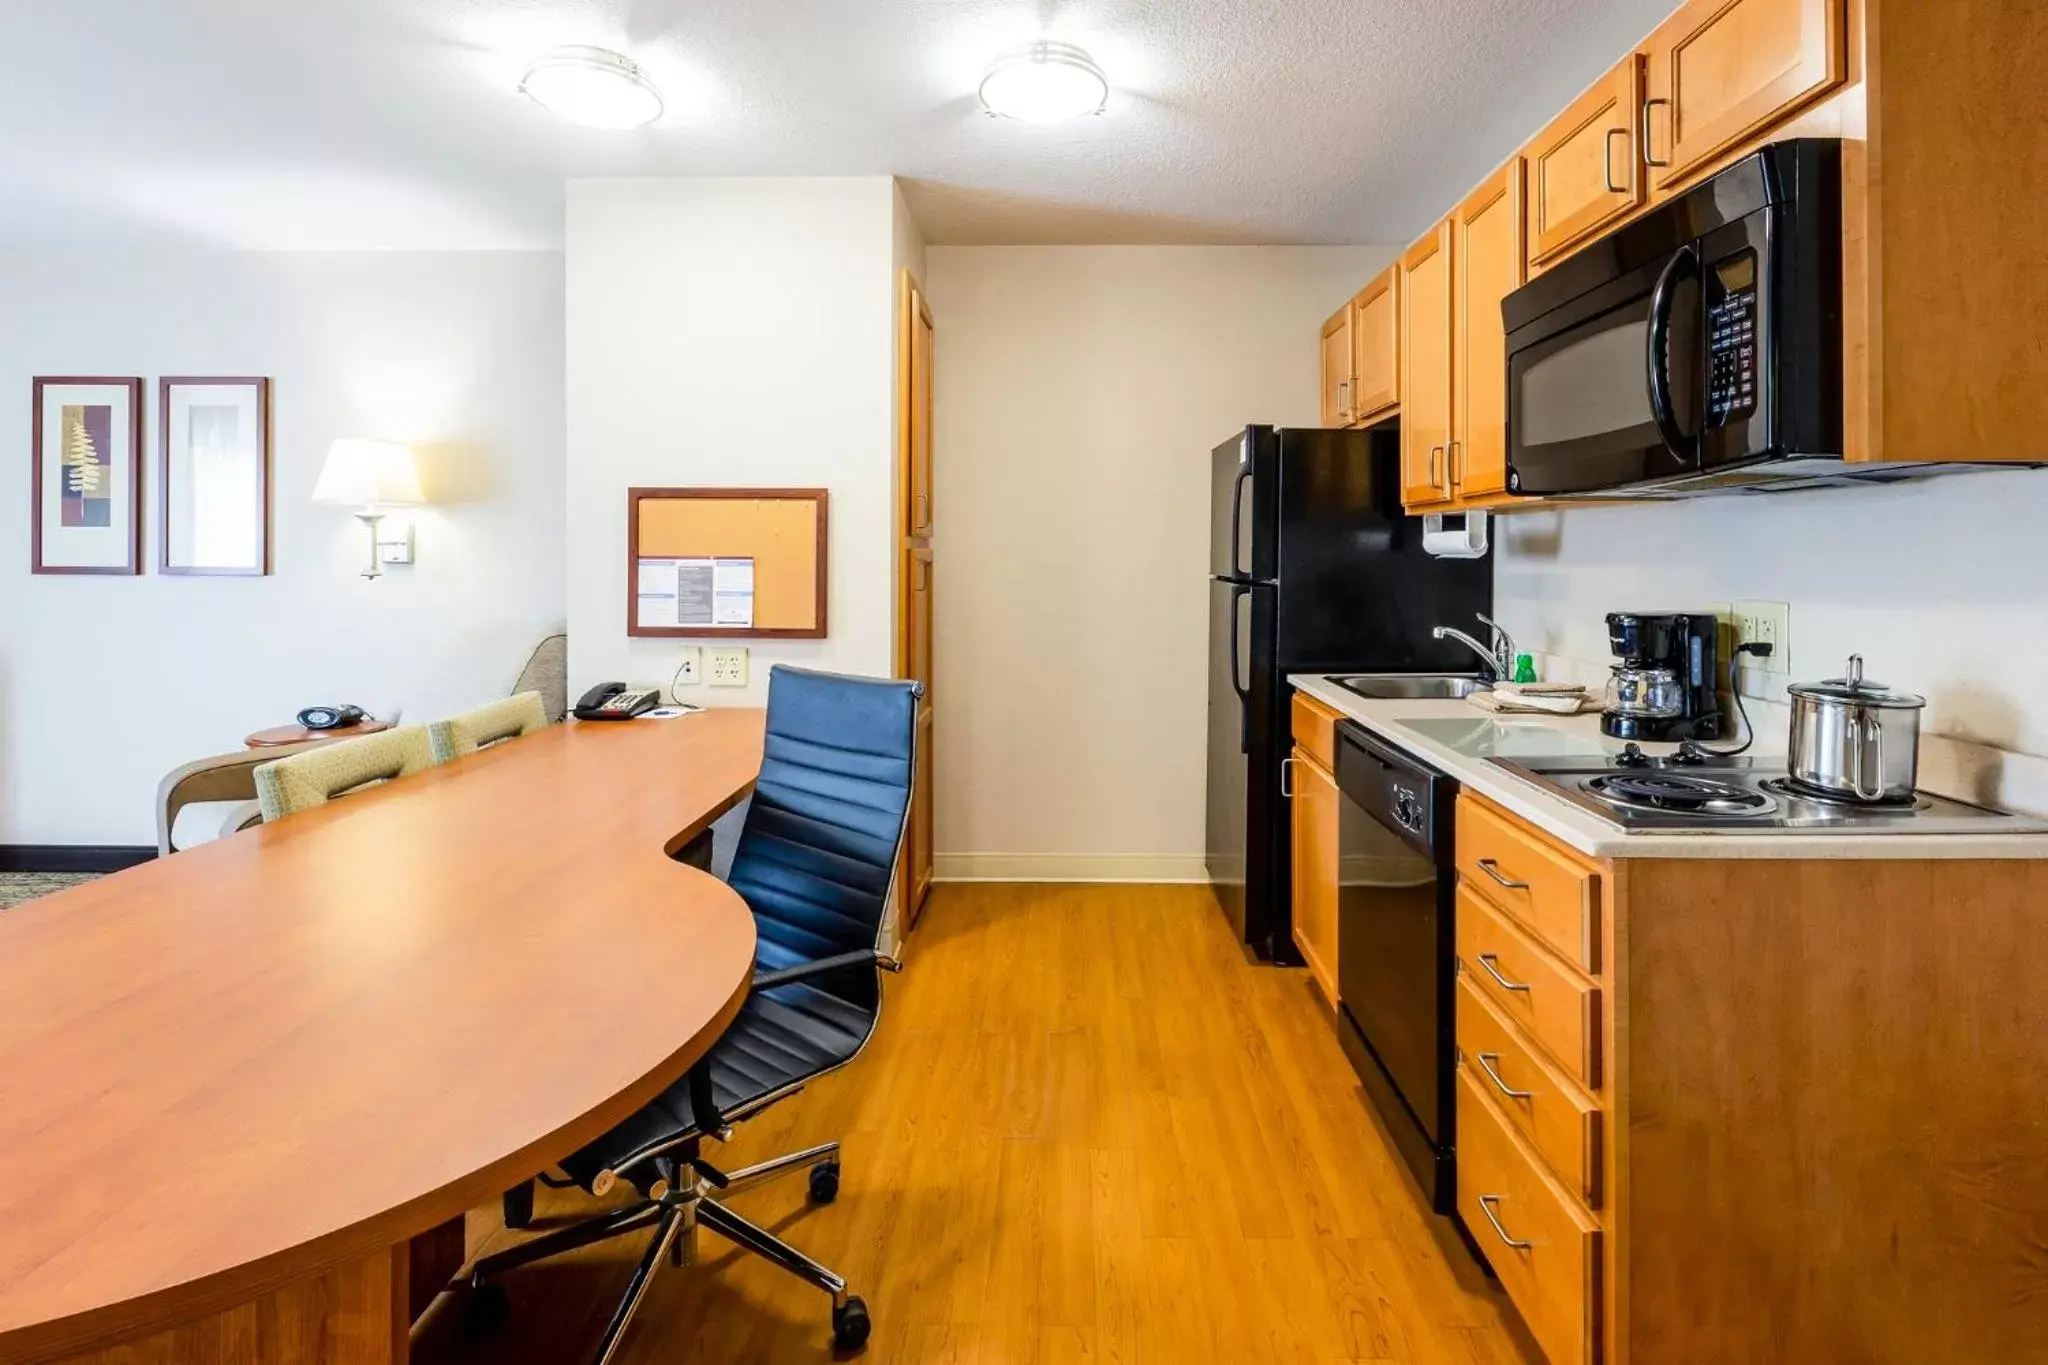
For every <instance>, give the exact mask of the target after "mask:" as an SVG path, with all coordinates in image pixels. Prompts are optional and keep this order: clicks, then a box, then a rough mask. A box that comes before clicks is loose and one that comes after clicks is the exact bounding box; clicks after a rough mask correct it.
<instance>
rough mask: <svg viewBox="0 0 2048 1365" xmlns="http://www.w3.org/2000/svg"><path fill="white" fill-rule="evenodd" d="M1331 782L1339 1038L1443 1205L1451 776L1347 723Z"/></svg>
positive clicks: (1448, 1090)
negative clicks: (1339, 795) (1336, 832)
mask: <svg viewBox="0 0 2048 1365" xmlns="http://www.w3.org/2000/svg"><path fill="white" fill-rule="evenodd" d="M1337 785H1338V787H1339V788H1340V789H1342V791H1343V795H1344V800H1343V813H1342V823H1341V832H1340V836H1339V843H1338V878H1337V881H1338V898H1337V997H1338V1002H1339V1004H1340V1005H1341V1006H1342V1009H1341V1011H1340V1014H1341V1016H1342V1020H1341V1024H1340V1027H1339V1029H1338V1035H1339V1037H1340V1038H1341V1039H1342V1041H1343V1044H1344V1051H1345V1054H1346V1055H1347V1056H1349V1057H1350V1058H1351V1065H1352V1067H1353V1068H1354V1069H1355V1070H1356V1071H1357V1072H1358V1075H1359V1079H1360V1080H1362V1081H1363V1082H1364V1083H1365V1091H1366V1094H1367V1096H1368V1097H1369V1098H1370V1099H1371V1100H1372V1103H1373V1107H1374V1108H1376V1109H1378V1110H1379V1113H1380V1118H1381V1121H1382V1122H1383V1123H1384V1124H1385V1125H1386V1128H1387V1131H1388V1132H1389V1133H1390V1134H1391V1135H1392V1136H1393V1139H1394V1145H1395V1146H1396V1147H1397V1148H1398V1149H1399V1150H1400V1153H1401V1156H1402V1158H1403V1160H1405V1161H1406V1162H1407V1163H1408V1166H1409V1169H1410V1170H1412V1171H1413V1172H1414V1173H1415V1178H1416V1180H1417V1181H1418V1182H1419V1183H1420V1184H1421V1186H1422V1190H1423V1193H1424V1194H1425V1195H1426V1196H1427V1197H1428V1199H1429V1203H1430V1207H1431V1208H1433V1209H1435V1210H1436V1211H1437V1212H1438V1213H1449V1212H1451V1211H1452V1210H1453V1208H1454V1207H1455V1204H1456V1200H1457V1186H1456V1179H1455V1170H1454V1165H1453V1156H1454V1143H1455V1138H1456V1131H1455V1123H1454V1118H1453V1112H1452V1086H1451V1069H1452V1067H1453V1065H1454V1064H1455V1059H1454V1055H1453V1050H1452V1049H1453V1042H1452V1036H1453V1030H1452V1008H1451V971H1452V963H1453V960H1454V958H1455V956H1456V953H1457V945H1456V943H1455V941H1454V939H1453V928H1454V926H1455V920H1454V918H1453V913H1452V910H1453V905H1454V898H1455V896H1456V894H1457V875H1456V872H1455V870H1454V866H1453V863H1452V828H1453V821H1454V819H1455V807H1456V802H1457V795H1458V784H1457V783H1456V782H1455V781H1453V780H1452V779H1450V778H1449V777H1446V776H1445V775H1444V774H1442V773H1440V772H1437V771H1436V770H1435V769H1433V768H1431V767H1429V766H1428V765H1427V764H1425V763H1422V762H1419V761H1418V760H1416V759H1415V758H1413V757H1410V756H1409V755H1407V754H1404V753H1402V752H1401V751H1400V750H1398V749H1396V748H1394V747H1393V746H1392V745H1390V744H1387V743H1386V742H1385V741H1383V740H1381V739H1379V738H1378V737H1377V736H1375V735H1374V734H1373V733H1372V732H1371V731H1369V730H1367V729H1366V728H1365V727H1363V726H1361V725H1358V724H1357V723H1355V722H1352V721H1345V722H1343V723H1342V724H1340V725H1339V726H1338V727H1337Z"/></svg>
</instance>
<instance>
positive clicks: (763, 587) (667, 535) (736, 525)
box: [626, 488, 827, 640]
mask: <svg viewBox="0 0 2048 1365" xmlns="http://www.w3.org/2000/svg"><path fill="white" fill-rule="evenodd" d="M825 503H826V496H825V490H824V489H822V488H631V489H628V490H626V634H628V635H634V636H660V637H688V638H691V639H770V640H778V639H779V640H816V639H822V638H823V637H824V634H825V577H826V575H825V566H826V555H825V547H826V543H827V542H826V534H825ZM707 556H712V557H718V558H746V559H751V560H753V561H754V624H753V625H752V626H749V627H745V628H739V627H712V626H643V625H641V624H640V621H639V597H638V567H639V562H640V561H641V560H642V559H697V558H703V557H707Z"/></svg>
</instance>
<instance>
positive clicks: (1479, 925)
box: [1457, 887, 1600, 1090]
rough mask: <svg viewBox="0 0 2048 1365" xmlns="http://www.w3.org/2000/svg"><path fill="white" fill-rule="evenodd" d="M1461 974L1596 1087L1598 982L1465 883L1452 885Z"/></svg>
mask: <svg viewBox="0 0 2048 1365" xmlns="http://www.w3.org/2000/svg"><path fill="white" fill-rule="evenodd" d="M1457 941H1458V965H1459V972H1460V975H1461V976H1462V978H1463V979H1464V980H1466V981H1469V982H1470V983H1471V984H1472V985H1473V986H1474V987H1476V988H1477V989H1478V991H1479V993H1480V994H1481V995H1483V996H1485V997H1486V999H1487V1000H1488V1001H1490V1002H1491V1003H1492V1004H1493V1005H1494V1006H1495V1007H1496V1008H1497V1009H1499V1010H1500V1012H1501V1013H1502V1014H1504V1015H1506V1016H1507V1017H1508V1018H1510V1019H1512V1020H1514V1021H1515V1022H1516V1023H1517V1024H1519V1025H1521V1027H1522V1030H1523V1031H1524V1032H1525V1033H1527V1034H1528V1035H1529V1036H1530V1037H1531V1038H1534V1039H1535V1040H1536V1042H1537V1044H1538V1046H1540V1047H1541V1048H1542V1049H1543V1050H1544V1052H1545V1053H1547V1054H1548V1055H1549V1057H1550V1059H1551V1060H1552V1061H1554V1062H1556V1063H1557V1064H1558V1066H1559V1068H1560V1069H1562V1070H1563V1071H1564V1073H1565V1074H1566V1075H1567V1076H1570V1077H1571V1078H1572V1079H1573V1080H1575V1081H1577V1082H1578V1083H1579V1084H1580V1085H1583V1086H1585V1087H1586V1088H1587V1089H1588V1090H1598V1089H1599V1088H1600V988H1599V987H1598V986H1596V985H1594V984H1593V983H1592V982H1590V981H1587V980H1586V979H1585V978H1583V977H1581V976H1579V975H1578V974H1576V973H1575V972H1573V971H1572V970H1571V969H1570V968H1568V967H1566V966H1565V965H1564V964H1563V963H1561V962H1559V961H1558V960H1557V959H1556V958H1554V957H1552V956H1551V955H1550V954H1549V953H1548V952H1547V951H1545V950H1544V949H1543V948H1542V947H1540V946H1539V945H1538V944H1537V943H1536V941H1535V940H1534V939H1532V938H1530V937H1529V936H1528V935H1527V934H1525V933H1523V932H1522V931H1521V930H1520V929H1519V928H1517V927H1515V925H1514V924H1513V923H1512V922H1510V921H1509V920H1508V918H1507V916H1505V915H1503V914H1501V913H1500V912H1499V911H1498V910H1495V909H1494V908H1493V907H1492V906H1490V905H1488V904H1487V903H1486V902H1485V901H1484V900H1482V899H1480V898H1479V897H1478V896H1475V895H1473V894H1472V892H1471V889H1470V888H1468V887H1460V888H1459V889H1458V933H1457Z"/></svg>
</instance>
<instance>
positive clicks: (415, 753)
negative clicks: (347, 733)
mask: <svg viewBox="0 0 2048 1365" xmlns="http://www.w3.org/2000/svg"><path fill="white" fill-rule="evenodd" d="M433 766H434V748H433V745H432V743H431V742H430V741H429V740H428V739H427V727H426V726H424V725H402V726H400V727H398V728H397V729H395V730H386V731H384V732H383V733H381V734H375V735H364V736H362V737H361V738H359V739H345V740H342V741H341V742H340V743H338V744H323V745H321V746H319V747H318V748H315V749H308V750H306V751H305V752H304V753H302V754H293V755H292V756H291V757H290V758H280V759H278V760H277V761H276V762H275V763H266V764H264V765H263V766H262V767H260V768H258V769H257V770H256V800H257V802H258V803H259V804H260V805H261V806H262V807H263V819H264V821H265V822H266V823H267V822H269V821H271V820H275V819H278V818H279V817H280V816H285V815H290V814H291V813H292V812H293V811H295V810H304V809H306V808H307V807H308V806H317V805H320V804H322V803H324V802H326V801H327V800H329V799H330V798H332V797H336V796H341V795H343V794H344V793H346V792H351V791H354V790H355V789H356V788H357V787H362V786H367V785H368V784H370V783H372V782H387V781H390V780H391V779H393V778H399V777H407V776H410V775H411V774H413V773H416V772H419V771H420V770H422V769H424V768H431V767H433Z"/></svg>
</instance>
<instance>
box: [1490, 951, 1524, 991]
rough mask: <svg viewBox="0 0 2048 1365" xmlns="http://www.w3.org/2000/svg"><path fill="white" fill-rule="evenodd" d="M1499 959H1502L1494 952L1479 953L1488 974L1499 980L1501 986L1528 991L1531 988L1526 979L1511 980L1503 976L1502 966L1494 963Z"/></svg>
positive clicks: (1510, 989)
mask: <svg viewBox="0 0 2048 1365" xmlns="http://www.w3.org/2000/svg"><path fill="white" fill-rule="evenodd" d="M1498 961H1500V959H1499V958H1498V957H1496V956H1494V955H1493V954H1492V953H1481V954H1480V955H1479V965H1480V966H1482V967H1484V968H1485V969H1486V974H1487V975H1488V976H1490V977H1492V978H1493V979H1494V980H1495V981H1498V982H1499V983H1500V988H1501V989H1502V990H1504V991H1527V990H1528V989H1529V983H1528V982H1526V981H1510V980H1508V979H1507V978H1506V977H1504V976H1502V975H1501V974H1500V968H1498V967H1496V966H1494V965H1493V964H1494V963H1496V962H1498Z"/></svg>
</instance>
